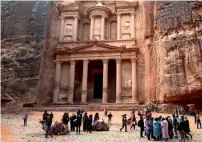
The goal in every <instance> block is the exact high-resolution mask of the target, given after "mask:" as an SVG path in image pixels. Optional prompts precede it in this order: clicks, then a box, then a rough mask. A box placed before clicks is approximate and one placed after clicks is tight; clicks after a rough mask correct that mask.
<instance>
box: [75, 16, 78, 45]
mask: <svg viewBox="0 0 202 142" xmlns="http://www.w3.org/2000/svg"><path fill="white" fill-rule="evenodd" d="M77 33H78V16H74V41H77Z"/></svg>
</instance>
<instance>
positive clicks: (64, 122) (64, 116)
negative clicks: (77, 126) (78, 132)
mask: <svg viewBox="0 0 202 142" xmlns="http://www.w3.org/2000/svg"><path fill="white" fill-rule="evenodd" d="M62 122H63V124H65V125H66V126H67V125H68V122H69V118H68V116H67V113H66V112H65V113H64V114H63V116H62Z"/></svg>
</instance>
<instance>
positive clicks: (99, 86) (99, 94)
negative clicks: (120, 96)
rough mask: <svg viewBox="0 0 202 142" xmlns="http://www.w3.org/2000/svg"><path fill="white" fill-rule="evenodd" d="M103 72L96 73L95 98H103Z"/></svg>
mask: <svg viewBox="0 0 202 142" xmlns="http://www.w3.org/2000/svg"><path fill="white" fill-rule="evenodd" d="M102 79H103V75H102V74H95V75H94V91H93V92H94V94H93V98H94V99H101V98H102Z"/></svg>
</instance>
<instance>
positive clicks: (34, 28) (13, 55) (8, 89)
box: [1, 1, 49, 105]
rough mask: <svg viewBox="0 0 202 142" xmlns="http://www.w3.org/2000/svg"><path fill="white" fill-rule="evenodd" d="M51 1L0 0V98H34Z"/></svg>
mask: <svg viewBox="0 0 202 142" xmlns="http://www.w3.org/2000/svg"><path fill="white" fill-rule="evenodd" d="M48 8H49V2H48V1H29V2H28V1H27V2H25V1H2V2H1V14H2V15H1V16H2V17H1V18H2V19H1V25H2V27H1V40H2V42H1V72H2V76H1V77H2V78H1V85H2V86H1V94H2V95H1V101H2V104H3V105H4V104H5V103H6V102H12V103H13V102H17V103H18V102H20V103H23V102H35V101H36V87H37V83H38V78H39V69H40V58H41V52H42V49H43V45H44V38H45V36H46V34H45V29H46V17H47V10H48Z"/></svg>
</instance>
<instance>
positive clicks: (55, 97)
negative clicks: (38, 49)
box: [53, 61, 61, 103]
mask: <svg viewBox="0 0 202 142" xmlns="http://www.w3.org/2000/svg"><path fill="white" fill-rule="evenodd" d="M60 73H61V61H56V70H55V88H54V92H53V103H56V102H57V101H58V95H59V91H60Z"/></svg>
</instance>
